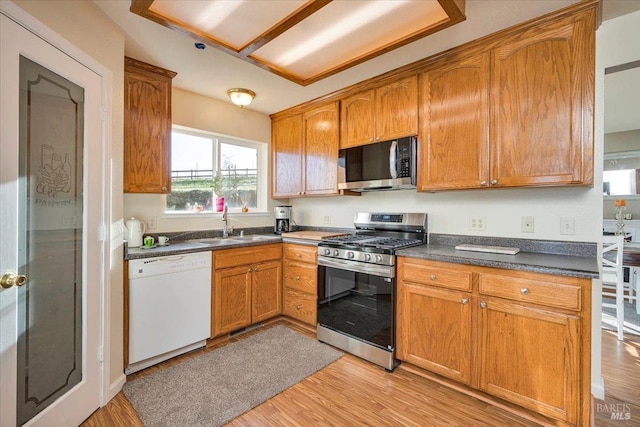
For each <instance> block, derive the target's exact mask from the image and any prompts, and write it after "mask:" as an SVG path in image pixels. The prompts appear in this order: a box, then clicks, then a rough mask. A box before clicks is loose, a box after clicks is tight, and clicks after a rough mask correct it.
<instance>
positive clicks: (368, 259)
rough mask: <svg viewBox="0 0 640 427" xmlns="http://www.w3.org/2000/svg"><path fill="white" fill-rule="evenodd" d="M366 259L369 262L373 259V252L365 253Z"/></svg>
mask: <svg viewBox="0 0 640 427" xmlns="http://www.w3.org/2000/svg"><path fill="white" fill-rule="evenodd" d="M364 260H365V261H367V262H369V261H371V254H364Z"/></svg>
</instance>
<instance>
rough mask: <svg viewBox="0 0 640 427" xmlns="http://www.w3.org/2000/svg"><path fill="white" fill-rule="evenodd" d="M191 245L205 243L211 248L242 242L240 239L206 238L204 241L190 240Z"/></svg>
mask: <svg viewBox="0 0 640 427" xmlns="http://www.w3.org/2000/svg"><path fill="white" fill-rule="evenodd" d="M188 242H191V243H204V244H205V245H209V246H226V245H234V244H237V243H242V240H239V239H230V238H223V237H205V238H203V239H191V240H188Z"/></svg>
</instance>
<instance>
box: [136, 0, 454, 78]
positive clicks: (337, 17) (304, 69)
mask: <svg viewBox="0 0 640 427" xmlns="http://www.w3.org/2000/svg"><path fill="white" fill-rule="evenodd" d="M130 10H131V12H133V13H136V14H138V15H140V16H142V17H145V18H147V19H150V20H152V21H154V22H157V23H159V24H162V25H164V26H166V27H168V28H171V29H173V30H176V31H180V32H183V33H185V34H188V35H190V36H191V37H193V38H194V39H196V40H198V41H200V42H203V43H206V44H208V45H209V46H212V47H215V48H218V49H221V50H223V51H225V52H227V53H229V54H231V55H234V56H236V57H239V58H242V59H244V60H246V61H248V62H251V63H253V64H255V65H257V66H259V67H262V68H264V69H266V70H269V71H271V72H273V73H275V74H278V75H280V76H282V77H284V78H287V79H289V80H291V81H293V82H296V83H298V84H300V85H303V86H306V85H308V84H311V83H313V82H316V81H318V80H321V79H323V78H325V77H328V76H330V75H333V74H335V73H338V72H340V71H343V70H346V69H347V68H350V67H353V66H354V65H357V64H360V63H362V62H364V61H367V60H369V59H371V58H374V57H376V56H378V55H382V54H383V53H386V52H389V51H391V50H393V49H396V48H398V47H400V46H403V45H405V44H407V43H410V42H412V41H415V40H418V39H420V38H422V37H425V36H427V35H429V34H433V33H434V32H436V31H439V30H442V29H444V28H447V27H449V26H451V25H453V24H456V23H458V22H461V21H463V20H464V19H465V16H464V0H359V1H354V0H334V1H331V0H307V1H305V0H275V1H256V0H233V1H230V0H132V1H131V8H130Z"/></svg>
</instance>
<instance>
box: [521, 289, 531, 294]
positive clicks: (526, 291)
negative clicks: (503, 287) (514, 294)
mask: <svg viewBox="0 0 640 427" xmlns="http://www.w3.org/2000/svg"><path fill="white" fill-rule="evenodd" d="M520 293H521V294H522V295H526V294H528V293H529V289H527V288H522V289H520Z"/></svg>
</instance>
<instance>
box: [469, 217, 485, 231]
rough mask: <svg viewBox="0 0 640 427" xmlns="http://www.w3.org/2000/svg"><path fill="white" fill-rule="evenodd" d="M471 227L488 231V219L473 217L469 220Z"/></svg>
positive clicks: (475, 229) (471, 228)
mask: <svg viewBox="0 0 640 427" xmlns="http://www.w3.org/2000/svg"><path fill="white" fill-rule="evenodd" d="M469 229H470V230H474V231H486V229H487V219H486V218H477V217H472V218H471V220H470V221H469Z"/></svg>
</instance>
